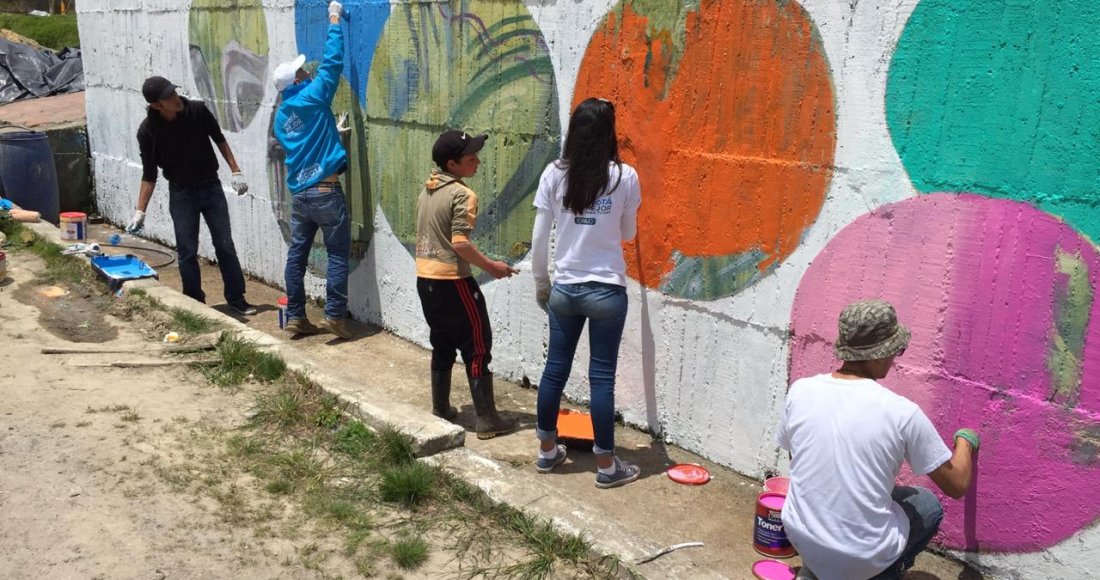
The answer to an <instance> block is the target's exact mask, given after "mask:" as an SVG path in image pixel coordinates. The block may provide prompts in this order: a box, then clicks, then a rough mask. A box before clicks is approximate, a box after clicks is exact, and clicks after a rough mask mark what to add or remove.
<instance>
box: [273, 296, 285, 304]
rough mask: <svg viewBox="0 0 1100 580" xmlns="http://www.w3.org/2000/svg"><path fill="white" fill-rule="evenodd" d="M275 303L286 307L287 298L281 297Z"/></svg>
mask: <svg viewBox="0 0 1100 580" xmlns="http://www.w3.org/2000/svg"><path fill="white" fill-rule="evenodd" d="M275 302H276V303H278V304H279V306H286V296H280V297H279V299H278V300H276V301H275Z"/></svg>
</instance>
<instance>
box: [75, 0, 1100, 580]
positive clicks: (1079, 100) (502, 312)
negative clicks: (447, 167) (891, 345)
mask: <svg viewBox="0 0 1100 580" xmlns="http://www.w3.org/2000/svg"><path fill="white" fill-rule="evenodd" d="M345 4H346V6H347V9H348V11H349V12H350V14H351V24H350V34H349V38H348V46H349V53H348V54H349V59H348V61H349V62H348V63H347V66H346V69H345V84H344V85H343V86H342V88H341V92H340V95H339V96H338V102H337V104H336V106H335V108H336V109H337V110H338V111H348V112H349V113H350V114H351V116H352V119H353V129H354V130H353V132H352V135H351V136H350V139H349V142H348V147H349V151H350V152H351V154H352V158H353V163H352V167H351V172H350V175H349V180H350V181H351V183H352V213H353V221H354V222H355V223H356V224H357V225H356V228H355V237H356V250H357V253H356V256H357V257H356V260H355V263H354V264H353V271H352V275H351V288H352V302H351V309H352V312H353V313H354V314H355V316H356V317H358V318H361V319H367V320H371V321H374V322H377V323H380V324H382V325H384V326H386V327H387V328H390V329H392V330H393V331H395V332H397V333H398V334H400V335H402V336H405V337H407V338H409V339H411V340H414V341H416V342H419V343H421V344H426V342H427V340H426V339H427V329H426V326H425V325H424V323H423V321H422V318H421V313H420V309H419V305H418V302H417V299H416V292H415V287H414V265H413V259H412V257H411V256H410V253H409V246H410V243H411V236H412V231H413V227H414V224H413V221H412V219H413V207H414V203H415V196H416V193H417V192H418V190H419V187H420V183H421V182H422V180H423V177H424V176H425V175H426V173H427V172H428V170H429V169H430V167H431V163H430V159H429V155H428V151H429V148H430V145H431V142H432V140H433V138H434V135H435V134H436V133H437V132H439V131H440V130H441V129H442V128H443V127H444V126H455V127H462V128H466V129H469V130H473V131H486V132H489V133H490V134H491V135H492V138H491V139H490V141H489V145H488V146H487V148H486V151H485V152H484V153H483V154H482V160H483V162H484V163H483V165H482V173H481V174H480V175H479V176H478V177H477V178H475V179H473V180H472V185H473V187H474V188H475V189H476V190H477V191H478V192H479V193H480V194H481V195H482V197H483V204H484V207H485V211H484V212H483V215H482V219H481V222H480V224H479V227H478V230H477V232H475V235H476V239H477V242H478V243H479V245H480V246H481V247H482V248H483V249H484V250H486V251H488V252H489V253H492V254H494V255H496V256H499V257H503V258H508V259H511V260H516V261H518V263H519V265H520V268H521V269H522V270H524V273H522V274H521V275H520V276H517V277H515V278H512V279H509V280H505V281H499V282H498V281H492V282H486V283H485V284H484V290H485V293H486V296H487V299H488V302H489V305H490V310H491V312H492V322H493V327H494V334H495V345H496V346H495V348H494V369H495V370H496V372H497V373H498V374H502V375H505V376H509V377H512V378H520V377H522V376H527V377H530V379H531V380H532V381H533V382H537V381H538V378H539V376H540V374H541V369H542V363H543V357H544V353H545V345H546V335H547V331H546V319H545V315H544V314H543V313H542V312H541V311H540V310H538V308H537V307H536V305H535V303H534V299H533V293H534V288H533V282H532V279H531V277H530V275H529V273H528V271H529V269H530V268H529V260H528V258H527V257H526V256H525V253H526V248H525V246H524V243H525V242H528V241H529V240H530V228H531V224H532V221H533V211H532V209H531V201H532V197H533V193H534V186H535V180H536V179H537V176H538V174H539V172H540V171H541V169H542V167H543V166H544V165H545V164H546V162H547V161H549V160H550V159H552V158H553V157H554V156H555V155H556V152H557V148H558V146H559V143H560V137H561V132H562V127H564V126H565V125H566V124H567V120H568V115H569V111H570V110H571V108H572V105H573V104H574V103H576V102H579V101H580V100H582V99H584V98H586V97H588V96H601V97H605V98H609V99H612V100H613V101H615V103H616V105H617V107H618V110H619V119H618V121H619V130H620V139H621V142H622V149H623V153H624V157H625V158H626V159H627V160H628V161H629V162H631V163H633V164H635V166H636V167H637V168H638V170H639V173H640V174H641V178H642V188H643V198H644V200H645V201H644V203H643V206H642V210H641V219H640V222H641V223H640V227H639V237H638V240H637V242H636V243H634V244H631V245H630V247H629V249H628V251H629V260H628V262H629V269H630V275H631V279H632V281H631V284H630V288H629V292H630V298H631V309H630V315H629V319H628V323H627V330H626V333H625V336H624V341H623V348H622V354H621V360H620V367H619V368H620V372H619V383H618V387H617V393H618V396H617V402H618V405H619V407H620V409H621V411H622V414H623V418H624V419H625V420H626V421H628V422H630V423H633V424H636V425H640V426H643V427H646V428H649V429H651V430H652V431H654V432H657V433H659V434H660V435H661V436H663V437H664V438H665V439H666V440H668V441H670V442H673V443H676V444H678V445H681V446H684V447H686V448H688V449H692V450H694V451H697V452H699V453H701V454H703V455H705V456H707V457H709V458H712V459H714V460H715V461H718V462H720V463H723V464H726V465H729V466H731V467H733V468H734V469H737V470H739V471H741V472H743V473H746V474H750V475H757V476H759V475H761V474H763V473H764V472H765V471H766V470H771V469H783V468H784V467H785V465H784V460H783V457H782V456H781V455H780V453H778V451H777V450H776V448H775V446H774V445H773V444H772V442H771V440H772V439H771V438H772V434H773V431H774V424H775V421H776V418H777V415H778V410H779V407H780V405H781V402H782V399H783V396H784V393H785V390H786V387H787V385H788V384H789V383H790V382H791V381H792V380H793V379H795V378H797V377H799V376H803V375H806V374H810V373H817V372H824V371H827V370H829V369H830V368H831V367H832V365H833V364H834V363H833V361H832V359H831V356H830V354H829V353H830V348H831V342H832V340H833V339H834V338H835V332H836V330H835V328H836V323H835V320H836V316H837V314H838V313H839V311H840V309H841V308H842V307H843V305H844V304H845V303H847V302H849V301H851V300H854V299H859V298H864V297H870V296H882V297H885V298H887V299H889V300H891V301H893V302H894V303H895V304H896V305H897V307H898V310H899V312H900V314H901V316H902V318H903V319H904V320H905V321H906V322H907V323H909V324H911V325H912V326H913V328H914V340H913V345H912V346H911V347H910V349H909V352H907V353H906V355H905V357H903V359H902V360H901V361H900V368H899V369H898V371H897V372H896V373H895V374H894V375H892V376H891V378H890V379H888V380H887V384H888V385H890V386H891V387H893V388H895V389H898V390H899V391H901V392H903V393H904V394H906V395H907V396H909V397H910V398H912V399H913V400H915V401H917V402H918V403H920V404H921V406H922V407H923V408H924V409H925V411H926V412H927V413H928V414H929V415H930V416H931V417H932V419H933V421H934V422H935V424H936V425H937V426H938V427H939V428H940V429H941V432H942V434H943V435H944V437H945V438H950V435H951V433H952V432H953V431H954V429H955V428H957V427H959V426H962V425H968V426H972V427H975V428H977V429H979V430H980V431H981V432H982V433H983V435H984V441H985V446H984V447H983V450H982V455H981V458H980V460H979V468H978V471H979V472H978V478H977V485H976V490H975V491H974V492H973V493H972V494H971V495H970V496H969V497H968V498H967V499H966V500H965V501H958V502H956V501H951V500H948V501H947V502H946V509H947V516H946V521H945V524H944V526H943V533H942V534H941V535H940V536H939V538H938V540H937V541H938V542H939V543H940V545H941V546H944V547H946V548H948V549H957V550H966V551H967V552H966V553H967V554H968V555H966V557H967V558H969V559H971V560H973V561H975V562H977V563H979V564H981V565H983V566H985V567H987V568H988V570H990V571H992V572H994V573H998V574H1000V575H1003V576H1005V577H1018V578H1029V579H1030V578H1061V577H1089V575H1090V574H1092V573H1093V572H1092V571H1093V570H1094V569H1096V568H1097V567H1098V566H1100V530H1098V528H1097V526H1096V524H1095V521H1096V519H1097V517H1098V515H1100V513H1098V512H1100V486H1097V485H1096V484H1095V481H1096V478H1097V476H1098V475H1100V451H1098V450H1100V384H1098V383H1100V378H1097V377H1100V374H1098V372H1100V371H1098V369H1097V368H1095V367H1097V366H1098V365H1100V330H1098V328H1100V326H1098V323H1100V319H1098V318H1094V316H1096V315H1097V314H1098V311H1097V309H1098V308H1100V306H1097V302H1096V301H1095V300H1094V296H1095V294H1096V289H1097V284H1098V282H1100V280H1098V276H1100V258H1098V255H1097V251H1096V246H1095V245H1094V242H1093V240H1095V239H1097V235H1098V234H1100V231H1098V230H1100V226H1098V225H1097V224H1100V221H1098V220H1097V218H1098V217H1100V216H1098V215H1097V214H1098V213H1100V209H1098V203H1097V200H1098V198H1097V191H1098V189H1100V183H1098V181H1100V173H1098V172H1097V171H1096V170H1095V169H1094V166H1095V159H1096V158H1097V151H1096V150H1095V149H1096V148H1097V143H1098V142H1100V141H1098V139H1097V136H1098V130H1097V127H1098V126H1100V123H1098V122H1097V121H1098V120H1100V102H1098V101H1097V100H1096V99H1095V98H1094V95H1095V94H1097V89H1098V88H1100V87H1098V86H1097V85H1100V72H1098V70H1097V68H1096V65H1095V62H1096V61H1097V60H1098V59H1097V57H1098V56H1100V37H1097V36H1096V35H1095V34H1092V33H1091V31H1092V30H1094V29H1095V27H1096V25H1097V24H1100V12H1098V8H1097V7H1095V6H1094V5H1093V4H1092V3H1086V2H1059V3H1054V4H1050V3H1043V2H1038V1H1036V2H1026V1H1024V2H1021V1H1012V2H1009V1H1008V0H994V1H989V0H983V1H978V0H925V1H924V2H920V3H919V4H918V2H916V1H915V0H899V1H885V0H884V1H879V2H843V3H842V2H836V1H835V0H806V1H804V2H802V3H797V2H793V1H778V0H683V1H674V0H621V1H616V0H525V1H523V2H518V1H516V0H507V1H505V0H450V1H446V0H444V1H427V0H423V1H418V2H413V1H396V2H393V3H391V2H390V1H389V0H358V1H356V0H349V1H348V2H346V3H345ZM324 5H325V3H324V2H323V1H321V0H298V1H296V2H295V1H294V0H263V1H262V2H261V0H193V2H190V3H189V2H186V1H185V0H83V1H82V2H81V4H80V13H81V18H80V29H81V30H80V32H81V39H82V43H83V44H84V51H85V66H86V72H85V74H86V77H87V81H88V87H89V88H88V102H89V105H88V123H89V134H90V140H91V146H92V150H93V159H94V165H95V175H96V180H97V194H98V203H99V207H100V210H101V211H102V212H103V213H104V214H105V215H107V216H110V218H112V219H113V220H114V221H116V222H123V221H125V220H126V219H128V217H129V215H130V213H131V212H132V208H133V205H134V200H135V198H136V193H137V185H138V180H139V176H140V168H139V166H138V163H137V144H136V141H135V139H134V137H133V136H134V133H135V131H136V129H137V125H138V124H139V123H140V121H141V118H142V115H143V107H144V105H143V102H142V99H141V95H140V93H139V92H138V89H139V87H140V85H141V81H142V80H143V79H144V77H146V76H148V75H149V74H154V73H155V74H164V75H166V76H169V77H170V78H172V79H173V80H174V81H175V82H177V83H178V84H180V85H181V86H182V87H184V92H185V93H187V94H190V95H194V96H201V97H202V98H204V99H206V100H207V101H208V102H209V103H210V104H211V106H212V108H213V109H215V110H216V111H217V113H218V116H219V119H220V120H221V121H222V125H223V127H224V129H225V130H226V131H227V135H228V137H229V140H230V142H231V144H232V146H233V148H234V150H235V152H236V154H237V158H238V160H240V162H241V165H242V167H243V169H244V172H245V174H246V175H247V176H249V177H250V179H251V181H252V184H253V187H252V192H251V193H250V194H249V195H248V196H245V197H242V198H237V197H235V196H231V197H230V199H229V203H230V208H231V211H232V212H233V217H234V233H235V236H236V240H237V247H238V248H239V249H240V251H241V254H242V255H241V258H242V262H243V263H244V264H245V266H246V268H247V269H248V270H249V271H250V272H251V273H253V274H255V275H257V276H259V277H261V278H264V279H266V280H270V281H274V282H280V279H281V275H282V266H283V259H284V255H285V249H286V239H287V234H288V231H287V224H286V221H287V220H286V215H287V195H286V192H285V190H284V188H283V187H282V186H281V179H280V176H281V174H282V173H281V172H282V170H283V169H282V164H281V152H280V151H279V150H278V147H277V146H274V145H272V144H271V142H270V139H269V136H270V119H271V115H272V111H273V108H274V106H275V104H276V102H275V101H276V94H275V92H274V90H273V88H272V87H271V85H270V82H269V78H270V71H271V70H272V69H273V68H274V64H275V63H277V62H279V61H281V60H285V59H288V58H290V57H292V56H293V55H294V54H295V53H297V52H299V51H300V52H303V53H305V54H307V55H308V56H309V57H310V58H311V59H317V58H319V57H320V54H321V42H322V39H323V32H324V19H325V8H324ZM167 214H168V212H167V196H166V195H165V194H164V192H163V186H162V187H161V190H160V191H159V192H158V194H156V195H155V196H154V201H153V204H152V206H151V208H150V212H149V219H148V220H147V226H146V227H147V230H148V232H149V233H150V234H151V235H153V236H156V237H159V238H161V239H164V240H166V241H171V239H172V230H171V226H170V223H169V220H168V218H167ZM204 235H205V233H204ZM203 250H204V252H205V253H206V254H207V255H211V256H212V255H213V251H212V247H211V246H210V244H209V243H208V241H206V240H204V243H203ZM324 261H325V255H324V252H323V250H319V251H316V252H315V253H314V255H313V260H312V270H313V271H315V272H323V268H324ZM308 287H309V290H310V291H311V292H312V293H314V294H319V293H320V292H321V290H322V288H323V279H322V278H317V277H314V276H312V275H311V277H310V279H309V282H308ZM581 351H582V352H581V353H580V355H579V357H578V364H577V365H576V366H575V369H574V374H575V380H574V381H573V382H572V384H571V385H570V387H569V391H568V392H569V394H570V395H571V396H573V397H574V398H576V399H579V400H584V399H585V398H586V390H587V385H586V383H585V379H584V376H585V371H586V364H585V363H584V360H585V358H586V353H587V348H586V347H585V346H583V345H582V347H581ZM905 477H906V478H909V479H911V476H909V475H906V476H905ZM925 484H926V485H927V484H928V483H927V481H926V482H925Z"/></svg>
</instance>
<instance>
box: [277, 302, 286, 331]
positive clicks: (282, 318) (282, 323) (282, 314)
mask: <svg viewBox="0 0 1100 580" xmlns="http://www.w3.org/2000/svg"><path fill="white" fill-rule="evenodd" d="M275 302H276V303H277V304H278V305H279V330H283V329H285V328H286V323H287V322H289V321H288V320H287V319H286V303H287V299H286V296H280V297H279V299H278V300H276V301H275Z"/></svg>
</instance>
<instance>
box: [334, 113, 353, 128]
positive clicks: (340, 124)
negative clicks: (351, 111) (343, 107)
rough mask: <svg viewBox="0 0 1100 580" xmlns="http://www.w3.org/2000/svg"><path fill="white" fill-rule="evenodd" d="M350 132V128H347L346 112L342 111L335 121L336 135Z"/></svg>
mask: <svg viewBox="0 0 1100 580" xmlns="http://www.w3.org/2000/svg"><path fill="white" fill-rule="evenodd" d="M350 130H351V127H349V126H348V112H347V111H344V112H343V113H340V117H338V118H337V119H336V131H337V132H338V133H347V132H348V131H350Z"/></svg>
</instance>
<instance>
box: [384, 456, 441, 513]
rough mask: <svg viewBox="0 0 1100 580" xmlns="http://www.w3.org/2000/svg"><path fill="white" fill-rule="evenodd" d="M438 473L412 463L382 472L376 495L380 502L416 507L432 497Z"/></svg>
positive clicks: (425, 465) (429, 467) (435, 469)
mask: <svg viewBox="0 0 1100 580" xmlns="http://www.w3.org/2000/svg"><path fill="white" fill-rule="evenodd" d="M439 477H440V473H439V470H438V468H435V467H432V466H430V465H427V464H424V463H420V462H414V463H408V464H405V465H398V466H396V467H390V468H387V469H384V470H382V480H381V482H379V484H378V494H379V496H380V497H381V498H382V501H387V502H391V503H400V504H402V505H404V506H405V507H410V508H411V507H416V506H418V505H420V504H422V503H424V502H425V501H427V500H428V499H430V498H431V497H432V490H433V488H434V487H435V484H436V481H437V480H438V479H439Z"/></svg>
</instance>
